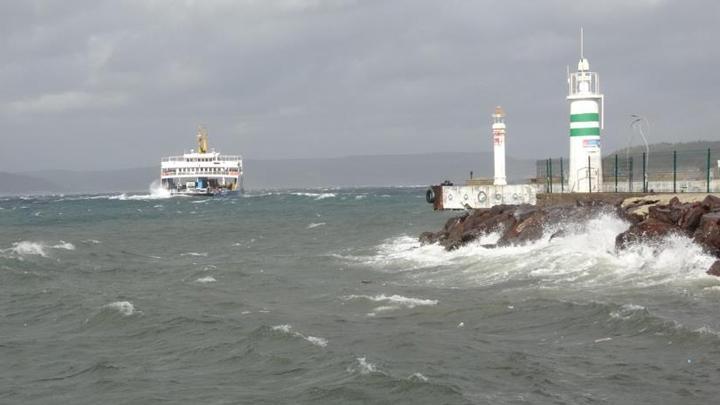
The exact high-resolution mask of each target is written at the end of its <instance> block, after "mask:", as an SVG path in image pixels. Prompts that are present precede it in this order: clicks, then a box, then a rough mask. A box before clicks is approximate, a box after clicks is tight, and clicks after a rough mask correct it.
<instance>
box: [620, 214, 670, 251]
mask: <svg viewBox="0 0 720 405" xmlns="http://www.w3.org/2000/svg"><path fill="white" fill-rule="evenodd" d="M672 233H682V230H681V228H680V227H678V226H677V225H675V224H670V223H667V222H662V221H658V220H657V219H654V218H648V219H646V220H645V221H643V222H640V223H637V224H633V225H631V226H630V228H629V229H628V230H627V231H625V232H623V233H621V234H619V235H618V236H617V237H615V247H616V248H617V249H624V248H626V247H628V246H630V245H632V244H636V243H640V242H645V241H657V240H659V239H662V238H663V237H665V236H667V235H670V234H672Z"/></svg>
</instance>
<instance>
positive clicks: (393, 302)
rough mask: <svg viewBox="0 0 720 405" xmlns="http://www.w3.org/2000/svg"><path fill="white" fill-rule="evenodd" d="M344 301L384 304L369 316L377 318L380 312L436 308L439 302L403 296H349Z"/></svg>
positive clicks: (374, 309)
mask: <svg viewBox="0 0 720 405" xmlns="http://www.w3.org/2000/svg"><path fill="white" fill-rule="evenodd" d="M343 299H344V300H346V301H348V300H355V299H364V300H368V301H372V302H382V303H384V304H385V305H380V306H377V307H375V308H373V311H372V312H369V313H368V314H367V315H368V316H375V315H377V313H378V312H388V311H394V310H398V309H403V308H410V309H412V308H415V307H417V306H434V305H437V303H438V301H437V300H431V299H424V298H410V297H404V296H402V295H397V294H394V295H389V296H388V295H385V294H380V295H374V296H371V295H348V296H345V297H343Z"/></svg>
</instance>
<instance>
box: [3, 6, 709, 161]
mask: <svg viewBox="0 0 720 405" xmlns="http://www.w3.org/2000/svg"><path fill="white" fill-rule="evenodd" d="M718 15H720V5H718V3H717V2H714V1H670V0H664V1H663V0H635V1H632V2H628V1H621V0H606V1H597V0H595V1H578V0H575V1H560V0H550V1H471V0H448V1H430V0H428V1H419V0H395V1H390V0H388V1H380V0H364V1H363V0H356V1H351V0H345V1H340V0H338V1H331V0H326V1H320V0H315V1H313V0H284V1H283V0H278V1H272V0H263V1H260V0H256V1H251V0H246V1H229V0H228V1H185V2H180V1H169V0H168V1H126V2H117V1H86V2H80V1H74V2H61V1H27V2H3V3H0V55H3V59H2V62H0V89H1V91H0V133H2V139H3V147H2V148H0V170H8V171H17V170H29V169H32V168H35V167H37V168H50V167H66V168H82V167H89V168H105V167H107V168H112V167H128V166H147V165H152V164H156V163H157V160H158V158H159V156H161V155H165V154H168V153H177V152H181V151H182V150H183V149H187V148H190V147H192V146H193V134H194V130H195V127H196V126H197V124H200V123H202V124H206V125H207V126H208V128H209V129H210V135H211V142H212V143H213V144H214V145H216V146H218V147H219V148H221V150H223V151H225V152H241V153H243V154H244V155H245V156H246V157H253V158H283V157H327V156H342V155H351V154H385V153H416V152H429V151H464V150H487V149H489V148H490V141H489V136H488V129H487V126H488V117H489V114H490V113H491V112H492V109H493V107H494V105H496V104H502V105H503V106H504V107H505V108H506V110H507V111H508V114H509V116H508V121H509V124H508V126H509V140H508V147H509V151H508V153H509V154H511V155H514V156H519V157H538V158H539V157H546V156H550V155H553V156H559V155H561V154H566V153H567V152H566V150H567V148H568V141H567V116H568V107H567V103H566V101H565V95H566V91H567V89H566V83H565V66H566V65H570V66H571V68H573V67H574V65H575V64H576V63H577V59H578V38H577V36H578V29H579V27H580V26H581V25H582V26H584V27H585V32H586V44H585V48H586V56H587V57H588V58H589V59H590V64H591V68H592V69H593V70H596V71H598V72H599V73H600V77H601V85H602V87H603V92H604V93H605V95H606V103H607V105H606V107H607V116H606V117H607V120H606V128H605V131H604V138H603V142H604V150H605V151H606V152H609V151H610V150H612V149H614V148H617V147H622V146H624V145H625V142H626V140H627V137H628V134H629V129H628V124H629V115H630V114H633V113H637V114H643V115H645V116H647V117H648V118H649V119H650V120H651V123H652V127H651V130H650V137H651V139H652V140H654V141H679V140H692V139H698V138H703V139H720V134H716V133H715V132H714V130H715V127H716V126H717V124H716V122H715V121H716V119H715V114H714V111H713V110H714V109H715V108H716V105H717V101H718V96H717V93H718V88H719V87H720V80H719V78H718V77H719V75H718V73H717V68H718V58H719V56H718V54H717V52H715V51H714V49H715V42H716V38H718V37H720V35H719V34H720V28H718V24H717V22H716V21H715V20H716V18H717V16H718Z"/></svg>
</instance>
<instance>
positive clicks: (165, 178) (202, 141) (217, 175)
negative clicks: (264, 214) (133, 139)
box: [160, 127, 243, 196]
mask: <svg viewBox="0 0 720 405" xmlns="http://www.w3.org/2000/svg"><path fill="white" fill-rule="evenodd" d="M197 143H198V149H197V151H195V150H192V149H191V150H190V153H185V154H183V155H182V156H169V157H165V158H162V159H161V162H160V181H161V183H162V186H163V187H164V188H165V189H167V190H169V191H170V192H171V193H172V194H178V195H198V196H214V195H224V194H232V193H241V192H242V190H243V161H242V156H240V155H222V154H220V153H219V152H215V150H214V149H213V150H210V149H209V148H208V134H207V130H205V128H203V127H200V128H199V129H198V133H197Z"/></svg>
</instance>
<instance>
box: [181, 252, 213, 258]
mask: <svg viewBox="0 0 720 405" xmlns="http://www.w3.org/2000/svg"><path fill="white" fill-rule="evenodd" d="M207 255H208V253H207V252H185V253H180V256H195V257H207Z"/></svg>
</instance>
